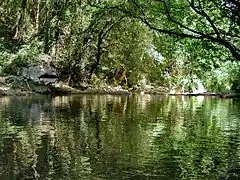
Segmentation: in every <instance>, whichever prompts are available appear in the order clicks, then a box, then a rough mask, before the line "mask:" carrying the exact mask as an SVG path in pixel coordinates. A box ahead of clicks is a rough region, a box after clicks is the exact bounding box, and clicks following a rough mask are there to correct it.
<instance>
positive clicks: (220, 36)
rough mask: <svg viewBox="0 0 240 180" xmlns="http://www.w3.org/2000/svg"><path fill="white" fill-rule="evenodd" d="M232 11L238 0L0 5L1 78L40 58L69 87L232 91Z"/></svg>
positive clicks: (238, 45)
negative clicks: (114, 86)
mask: <svg viewBox="0 0 240 180" xmlns="http://www.w3.org/2000/svg"><path fill="white" fill-rule="evenodd" d="M239 7H240V4H239V2H238V1H237V0H224V1H223V0H215V1H210V0H182V1H178V0H128V1H126V0H111V1H109V0H102V1H99V0H95V1H94V0H92V1H88V0H68V1H67V0H37V1H33V0H21V1H20V0H19V1H15V0H2V1H1V2H0V14H1V17H0V71H1V73H7V74H17V73H18V68H19V67H21V66H26V65H27V64H29V63H37V62H39V61H42V60H43V59H44V58H42V57H43V56H44V57H47V58H45V59H47V60H46V61H47V62H48V63H49V64H51V65H52V66H54V67H56V68H57V69H58V72H59V78H60V79H61V80H62V81H65V82H66V83H69V84H70V85H72V86H76V87H79V86H82V84H83V83H86V82H87V83H92V84H100V83H101V84H111V85H123V86H126V87H135V86H136V85H140V84H141V82H144V83H147V84H151V85H154V86H164V87H167V88H169V89H181V90H183V91H193V90H194V89H197V88H198V86H199V85H201V84H203V86H204V88H205V89H207V90H208V91H224V92H228V91H232V90H233V91H239V90H240V74H239V68H240V66H239V60H240V28H239V25H240V10H239ZM45 55H47V56H45Z"/></svg>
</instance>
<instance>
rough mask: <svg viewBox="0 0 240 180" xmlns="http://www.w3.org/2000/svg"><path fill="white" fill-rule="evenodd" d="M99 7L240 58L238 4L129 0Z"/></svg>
mask: <svg viewBox="0 0 240 180" xmlns="http://www.w3.org/2000/svg"><path fill="white" fill-rule="evenodd" d="M116 2H117V1H114V2H113V3H112V4H108V5H105V6H99V7H100V8H104V9H109V8H113V9H116V10H119V11H122V12H125V13H126V14H128V15H129V16H130V17H133V18H137V19H139V20H141V21H142V22H143V23H144V24H146V25H147V26H148V27H149V28H150V29H152V30H155V31H157V32H159V33H164V34H168V35H170V36H173V37H176V38H189V39H197V40H201V41H208V42H213V43H217V44H220V45H222V46H223V47H224V48H226V49H227V50H229V51H230V53H231V54H232V56H233V57H234V58H235V59H237V60H240V48H239V45H240V36H239V32H240V28H239V11H238V9H239V6H237V5H238V4H239V3H238V2H237V1H234V0H232V1H226V2H224V3H222V1H220V0H217V1H210V0H183V1H177V0H145V1H140V0H129V1H128V2H126V3H118V4H117V3H116Z"/></svg>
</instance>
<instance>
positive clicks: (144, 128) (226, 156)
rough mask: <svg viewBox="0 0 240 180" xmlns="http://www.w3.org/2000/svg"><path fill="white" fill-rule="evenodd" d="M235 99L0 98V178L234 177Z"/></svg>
mask: <svg viewBox="0 0 240 180" xmlns="http://www.w3.org/2000/svg"><path fill="white" fill-rule="evenodd" d="M239 178H240V100H237V99H220V98H216V97H201V96H199V97H184V96H151V95H139V96H138V95H132V96H111V95H76V96H57V97H51V96H30V97H0V179H3V180H5V179H6V180H8V179H9V180H15V179H16V180H17V179H39V180H40V179H41V180H43V179H57V180H59V179H62V180H67V179H96V180H105V179H109V180H115V179H133V180H141V179H142V180H145V179H147V180H150V179H151V180H152V179H153V180H155V179H161V180H162V179H163V180H164V179H167V180H168V179H201V180H202V179H211V180H212V179H224V180H225V179H231V180H232V179H239Z"/></svg>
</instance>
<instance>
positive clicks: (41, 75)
mask: <svg viewBox="0 0 240 180" xmlns="http://www.w3.org/2000/svg"><path fill="white" fill-rule="evenodd" d="M21 76H23V77H24V78H25V79H28V80H31V81H33V82H35V83H38V84H44V85H48V84H53V83H55V82H56V81H57V71H56V69H54V68H53V67H51V66H49V65H43V64H38V65H30V66H29V67H23V68H22V70H21Z"/></svg>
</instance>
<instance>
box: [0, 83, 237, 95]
mask: <svg viewBox="0 0 240 180" xmlns="http://www.w3.org/2000/svg"><path fill="white" fill-rule="evenodd" d="M34 94H50V95H70V94H109V95H123V96H128V95H133V94H150V95H171V96H215V97H220V98H240V94H236V93H228V94H226V93H213V92H204V93H169V92H166V91H159V89H157V88H156V90H155V89H151V90H146V89H137V90H132V89H123V88H122V87H121V86H117V87H112V86H108V87H104V88H103V87H89V88H86V89H85V90H80V89H76V88H73V87H71V86H68V85H65V84H62V83H59V84H55V85H54V86H53V85H39V84H34V83H31V82H25V86H22V87H21V88H20V87H16V86H14V85H13V84H12V83H1V82H0V96H29V95H34Z"/></svg>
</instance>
